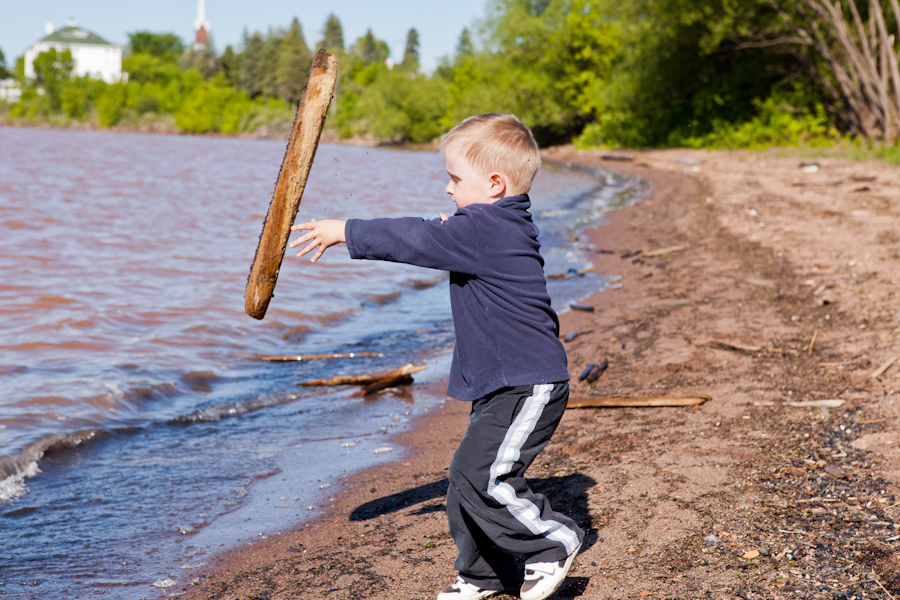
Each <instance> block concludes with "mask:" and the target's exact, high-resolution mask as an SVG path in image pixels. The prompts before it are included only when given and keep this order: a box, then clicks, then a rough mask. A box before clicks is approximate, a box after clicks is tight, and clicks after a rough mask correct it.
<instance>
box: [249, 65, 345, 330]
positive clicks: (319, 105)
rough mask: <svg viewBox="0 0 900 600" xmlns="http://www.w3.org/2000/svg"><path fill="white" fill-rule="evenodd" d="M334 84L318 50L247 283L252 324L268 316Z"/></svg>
mask: <svg viewBox="0 0 900 600" xmlns="http://www.w3.org/2000/svg"><path fill="white" fill-rule="evenodd" d="M336 81H337V58H335V57H334V55H333V54H331V53H330V52H328V51H327V50H325V49H321V50H319V51H318V52H316V55H315V58H313V61H312V65H311V66H310V67H309V75H307V78H306V86H305V87H304V88H303V95H302V96H301V97H300V102H299V104H298V105H297V116H296V118H295V119H294V125H293V128H292V130H291V137H290V141H289V142H288V145H287V149H286V150H285V152H284V159H283V161H282V163H281V170H280V171H279V173H278V180H277V181H276V183H275V192H274V193H273V194H272V200H271V202H270V203H269V211H268V213H267V214H266V220H265V221H263V228H262V233H261V234H260V236H259V244H258V245H257V247H256V254H255V255H254V256H253V264H252V266H251V267H250V275H249V276H248V277H247V288H246V291H245V292H244V311H245V312H246V313H247V314H248V315H250V316H251V317H253V318H254V319H262V318H263V317H265V316H266V309H267V308H268V307H269V302H270V301H271V300H272V296H273V295H274V294H275V283H276V282H277V281H278V272H279V270H280V269H281V261H282V260H283V259H284V251H285V250H286V249H287V244H288V237H289V236H290V233H291V225H292V224H293V223H294V219H295V218H296V217H297V209H298V208H300V200H301V198H302V197H303V190H304V189H305V188H306V180H307V178H308V177H309V171H310V169H311V168H312V163H313V158H315V156H316V149H317V148H318V146H319V137H320V136H321V135H322V128H323V127H324V126H325V116H326V115H327V114H328V107H329V106H330V105H331V99H332V97H334V85H335V82H336Z"/></svg>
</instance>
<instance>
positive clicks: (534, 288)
mask: <svg viewBox="0 0 900 600" xmlns="http://www.w3.org/2000/svg"><path fill="white" fill-rule="evenodd" d="M440 152H441V155H442V156H443V157H444V160H445V162H446V165H447V174H448V175H449V176H450V181H449V182H448V183H447V187H446V192H447V193H448V194H450V196H451V197H452V198H453V202H454V203H455V204H456V207H457V211H456V213H454V215H453V216H451V217H449V218H448V217H447V216H445V215H444V214H440V219H434V220H430V221H426V220H423V219H421V218H412V217H407V218H399V219H372V220H369V221H362V220H358V219H350V220H348V221H346V222H344V221H335V220H329V221H310V222H309V223H302V224H300V225H295V226H294V227H293V228H292V229H293V230H294V231H300V230H302V231H307V233H305V234H304V235H303V236H301V237H300V238H298V239H297V240H295V241H294V242H292V243H291V248H295V247H297V246H299V245H300V244H304V243H306V242H310V244H309V245H308V246H306V247H305V248H303V249H302V250H301V251H300V252H299V253H298V254H297V255H298V256H303V255H305V254H307V253H309V252H311V251H312V250H313V249H314V248H317V247H318V251H317V252H316V253H315V255H314V256H313V257H312V261H313V262H315V261H317V260H318V259H319V258H320V257H321V256H322V253H323V252H324V251H325V249H326V248H328V247H330V246H333V245H335V244H338V243H346V244H347V247H348V250H349V252H350V256H351V257H352V258H365V259H372V260H389V261H395V262H402V263H408V264H413V265H419V266H422V267H430V268H434V269H441V270H445V271H449V272H450V304H451V308H452V311H453V323H454V326H455V329H456V346H455V348H454V351H453V360H452V363H451V367H450V384H449V386H448V388H447V394H448V395H450V396H452V397H454V398H457V399H459V400H464V401H470V402H472V409H471V415H470V419H469V428H468V430H467V432H466V436H465V438H464V439H463V441H462V442H461V443H460V445H459V448H458V449H457V450H456V454H455V455H454V456H453V460H452V462H451V463H450V473H449V477H450V486H449V490H448V492H447V517H448V520H449V522H450V533H451V535H452V536H453V540H454V541H455V542H456V546H457V548H458V549H459V558H457V560H456V563H455V565H454V566H455V568H456V570H457V571H459V576H458V577H457V579H456V582H454V583H453V584H451V585H450V586H448V587H447V588H446V589H444V590H443V591H442V592H440V593H439V594H438V596H437V597H438V600H471V599H477V598H485V597H487V596H491V595H493V594H496V593H497V592H498V591H500V590H504V589H510V588H517V587H520V586H521V589H520V597H521V598H522V599H523V600H542V599H543V598H547V597H548V596H550V595H551V594H552V593H553V592H554V591H555V590H556V588H557V587H559V585H560V584H561V583H562V581H563V579H564V578H565V575H566V573H567V572H568V570H569V567H570V566H571V565H572V561H573V559H574V558H575V555H576V554H577V552H578V549H579V547H580V545H581V540H582V539H583V537H584V533H583V532H582V531H581V529H579V528H578V526H577V525H575V523H574V522H573V521H572V520H571V519H569V518H567V517H565V516H563V515H561V514H559V513H556V512H553V511H552V510H551V508H550V504H549V502H548V501H547V499H546V498H545V497H544V496H542V495H540V494H535V493H534V492H532V491H531V490H530V489H529V487H528V485H527V483H526V481H525V478H524V473H525V470H526V469H527V468H528V466H529V465H530V464H531V463H532V461H533V460H534V458H535V457H536V456H537V454H538V453H539V452H540V451H541V450H542V449H543V448H544V446H546V445H547V443H548V442H549V441H550V436H551V435H552V434H553V432H554V430H555V429H556V426H557V425H558V424H559V421H560V419H561V418H562V415H563V412H564V411H565V408H566V401H567V399H568V395H569V387H568V383H567V382H568V379H569V374H568V369H567V366H566V354H565V350H564V349H563V347H562V344H561V343H560V341H559V337H558V335H559V321H558V319H557V317H556V313H555V312H554V311H553V309H552V308H551V307H550V297H549V296H548V295H547V284H546V280H545V279H544V272H543V266H544V261H543V259H542V258H541V255H540V252H539V249H540V244H539V243H538V241H537V237H538V228H537V227H536V226H535V225H534V224H533V223H532V220H531V214H530V213H529V212H528V209H529V207H530V206H531V202H530V200H529V199H528V196H527V192H528V190H530V189H531V183H532V181H533V179H534V176H535V174H536V173H537V171H538V169H539V168H540V165H541V156H540V152H539V150H538V147H537V144H536V143H535V141H534V137H533V136H532V134H531V131H530V130H529V129H528V128H527V127H526V126H525V125H523V124H522V122H521V121H519V120H518V119H517V118H516V117H514V116H513V115H506V114H497V113H491V114H485V115H478V116H474V117H469V118H468V119H466V120H465V121H463V122H462V123H460V124H459V125H457V126H456V127H454V128H453V129H452V130H451V131H450V132H449V133H448V134H447V135H446V136H444V138H443V140H441V145H440ZM516 554H520V555H524V556H525V573H524V577H523V574H522V572H521V569H519V568H518V567H517V565H516V562H515V558H514V555H516ZM523 579H524V581H523Z"/></svg>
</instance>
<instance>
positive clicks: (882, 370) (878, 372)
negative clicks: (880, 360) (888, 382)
mask: <svg viewBox="0 0 900 600" xmlns="http://www.w3.org/2000/svg"><path fill="white" fill-rule="evenodd" d="M898 360H900V355H897V356H895V357H893V358H890V359H888V360H887V362H885V363H884V364H883V365H881V366H880V367H878V368H877V369H875V371H874V372H873V373H872V379H878V378H879V377H881V376H882V375H884V373H885V371H887V370H888V369H890V368H891V366H892V365H893V364H894V363H895V362H897V361H898Z"/></svg>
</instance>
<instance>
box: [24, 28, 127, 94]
mask: <svg viewBox="0 0 900 600" xmlns="http://www.w3.org/2000/svg"><path fill="white" fill-rule="evenodd" d="M46 31H47V35H46V36H45V37H44V38H43V39H42V40H39V41H38V42H36V43H35V44H34V45H33V46H32V47H31V48H29V49H28V50H26V51H25V77H30V78H34V59H35V58H37V56H38V54H40V53H41V52H46V51H47V50H49V49H50V48H56V51H57V52H62V51H63V50H70V51H71V52H72V60H73V61H74V63H75V68H74V70H73V73H72V74H73V75H75V76H77V77H81V76H84V75H87V76H88V77H92V78H94V79H102V80H103V81H105V82H107V83H116V82H118V81H120V80H121V79H122V47H121V46H116V45H115V44H110V43H109V42H107V41H106V40H104V39H103V38H101V37H100V36H98V35H97V34H95V33H92V32H90V31H88V30H87V29H81V28H80V27H78V23H76V22H75V21H73V20H69V21H66V26H65V27H63V28H62V29H60V30H59V31H54V30H53V24H52V23H47V28H46Z"/></svg>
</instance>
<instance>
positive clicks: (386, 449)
mask: <svg viewBox="0 0 900 600" xmlns="http://www.w3.org/2000/svg"><path fill="white" fill-rule="evenodd" d="M393 451H394V449H393V448H391V447H390V446H388V445H387V444H385V445H384V446H382V447H381V448H375V449H374V450H372V454H387V453H388V452H393Z"/></svg>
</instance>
